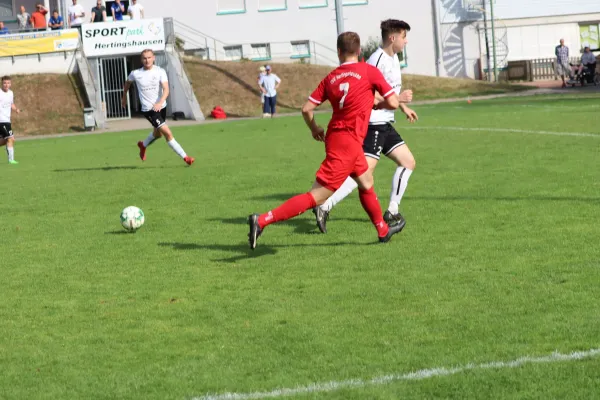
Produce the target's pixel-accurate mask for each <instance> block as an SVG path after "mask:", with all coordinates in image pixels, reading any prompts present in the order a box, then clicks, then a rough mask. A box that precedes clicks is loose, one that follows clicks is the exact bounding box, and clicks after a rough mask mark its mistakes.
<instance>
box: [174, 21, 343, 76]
mask: <svg viewBox="0 0 600 400" xmlns="http://www.w3.org/2000/svg"><path fill="white" fill-rule="evenodd" d="M173 27H174V29H173V33H174V34H175V36H176V37H179V38H181V39H182V40H183V41H185V45H186V46H185V47H187V48H192V49H194V50H198V49H200V50H202V52H203V58H204V59H206V60H210V61H236V60H239V59H242V58H243V59H250V60H252V58H248V57H247V56H246V55H245V54H244V55H242V57H241V58H238V59H232V58H231V57H229V56H228V55H227V54H226V52H225V51H224V48H225V47H229V46H242V47H250V46H252V45H253V44H255V43H249V42H237V43H225V42H223V41H221V40H219V39H216V38H215V37H213V36H210V35H208V34H206V33H204V32H201V31H199V30H197V29H195V28H193V27H191V26H189V25H186V24H184V23H182V22H180V21H177V20H173ZM165 30H166V28H165ZM174 43H175V42H174ZM263 43H265V44H269V45H270V49H273V47H275V45H286V46H288V45H289V47H290V51H287V52H286V51H272V50H271V51H270V54H269V57H268V59H269V60H276V59H281V60H284V59H285V60H290V59H299V58H305V59H309V60H310V62H314V63H319V62H320V63H323V62H325V63H327V64H330V65H337V64H338V63H339V61H338V57H337V50H335V49H332V48H331V47H328V46H325V45H323V44H321V43H318V42H315V41H308V44H309V49H310V54H307V55H306V57H301V56H295V55H294V54H293V53H292V52H291V42H283V41H270V40H265V41H264V42H263Z"/></svg>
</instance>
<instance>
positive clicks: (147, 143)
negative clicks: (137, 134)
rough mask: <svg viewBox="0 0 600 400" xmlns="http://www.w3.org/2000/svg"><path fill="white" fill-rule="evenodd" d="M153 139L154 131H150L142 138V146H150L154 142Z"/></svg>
mask: <svg viewBox="0 0 600 400" xmlns="http://www.w3.org/2000/svg"><path fill="white" fill-rule="evenodd" d="M155 140H156V138H155V137H154V132H150V134H149V135H148V137H147V138H146V139H144V147H148V146H150V145H151V144H152V143H154V141H155Z"/></svg>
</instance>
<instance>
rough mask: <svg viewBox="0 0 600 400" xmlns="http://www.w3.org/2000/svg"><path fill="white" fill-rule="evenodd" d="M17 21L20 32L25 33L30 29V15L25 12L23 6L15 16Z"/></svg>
mask: <svg viewBox="0 0 600 400" xmlns="http://www.w3.org/2000/svg"><path fill="white" fill-rule="evenodd" d="M17 21H18V22H19V30H20V31H27V30H29V28H30V27H31V15H29V13H28V12H27V11H25V6H21V12H20V13H18V14H17Z"/></svg>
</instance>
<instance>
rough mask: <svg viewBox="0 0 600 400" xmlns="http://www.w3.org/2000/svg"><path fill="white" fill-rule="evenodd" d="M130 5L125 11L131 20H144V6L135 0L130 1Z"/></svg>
mask: <svg viewBox="0 0 600 400" xmlns="http://www.w3.org/2000/svg"><path fill="white" fill-rule="evenodd" d="M132 3H133V4H130V5H129V8H128V9H127V14H129V16H130V17H131V19H144V6H143V5H141V4H140V3H138V1H137V0H132Z"/></svg>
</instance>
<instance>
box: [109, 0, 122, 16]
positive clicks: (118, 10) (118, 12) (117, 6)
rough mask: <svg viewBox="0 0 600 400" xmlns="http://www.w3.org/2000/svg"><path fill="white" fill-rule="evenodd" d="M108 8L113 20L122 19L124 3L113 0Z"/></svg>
mask: <svg viewBox="0 0 600 400" xmlns="http://www.w3.org/2000/svg"><path fill="white" fill-rule="evenodd" d="M110 9H111V11H112V17H113V21H123V14H125V4H123V3H121V0H115V2H114V3H113V5H112V6H111V7H110Z"/></svg>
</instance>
